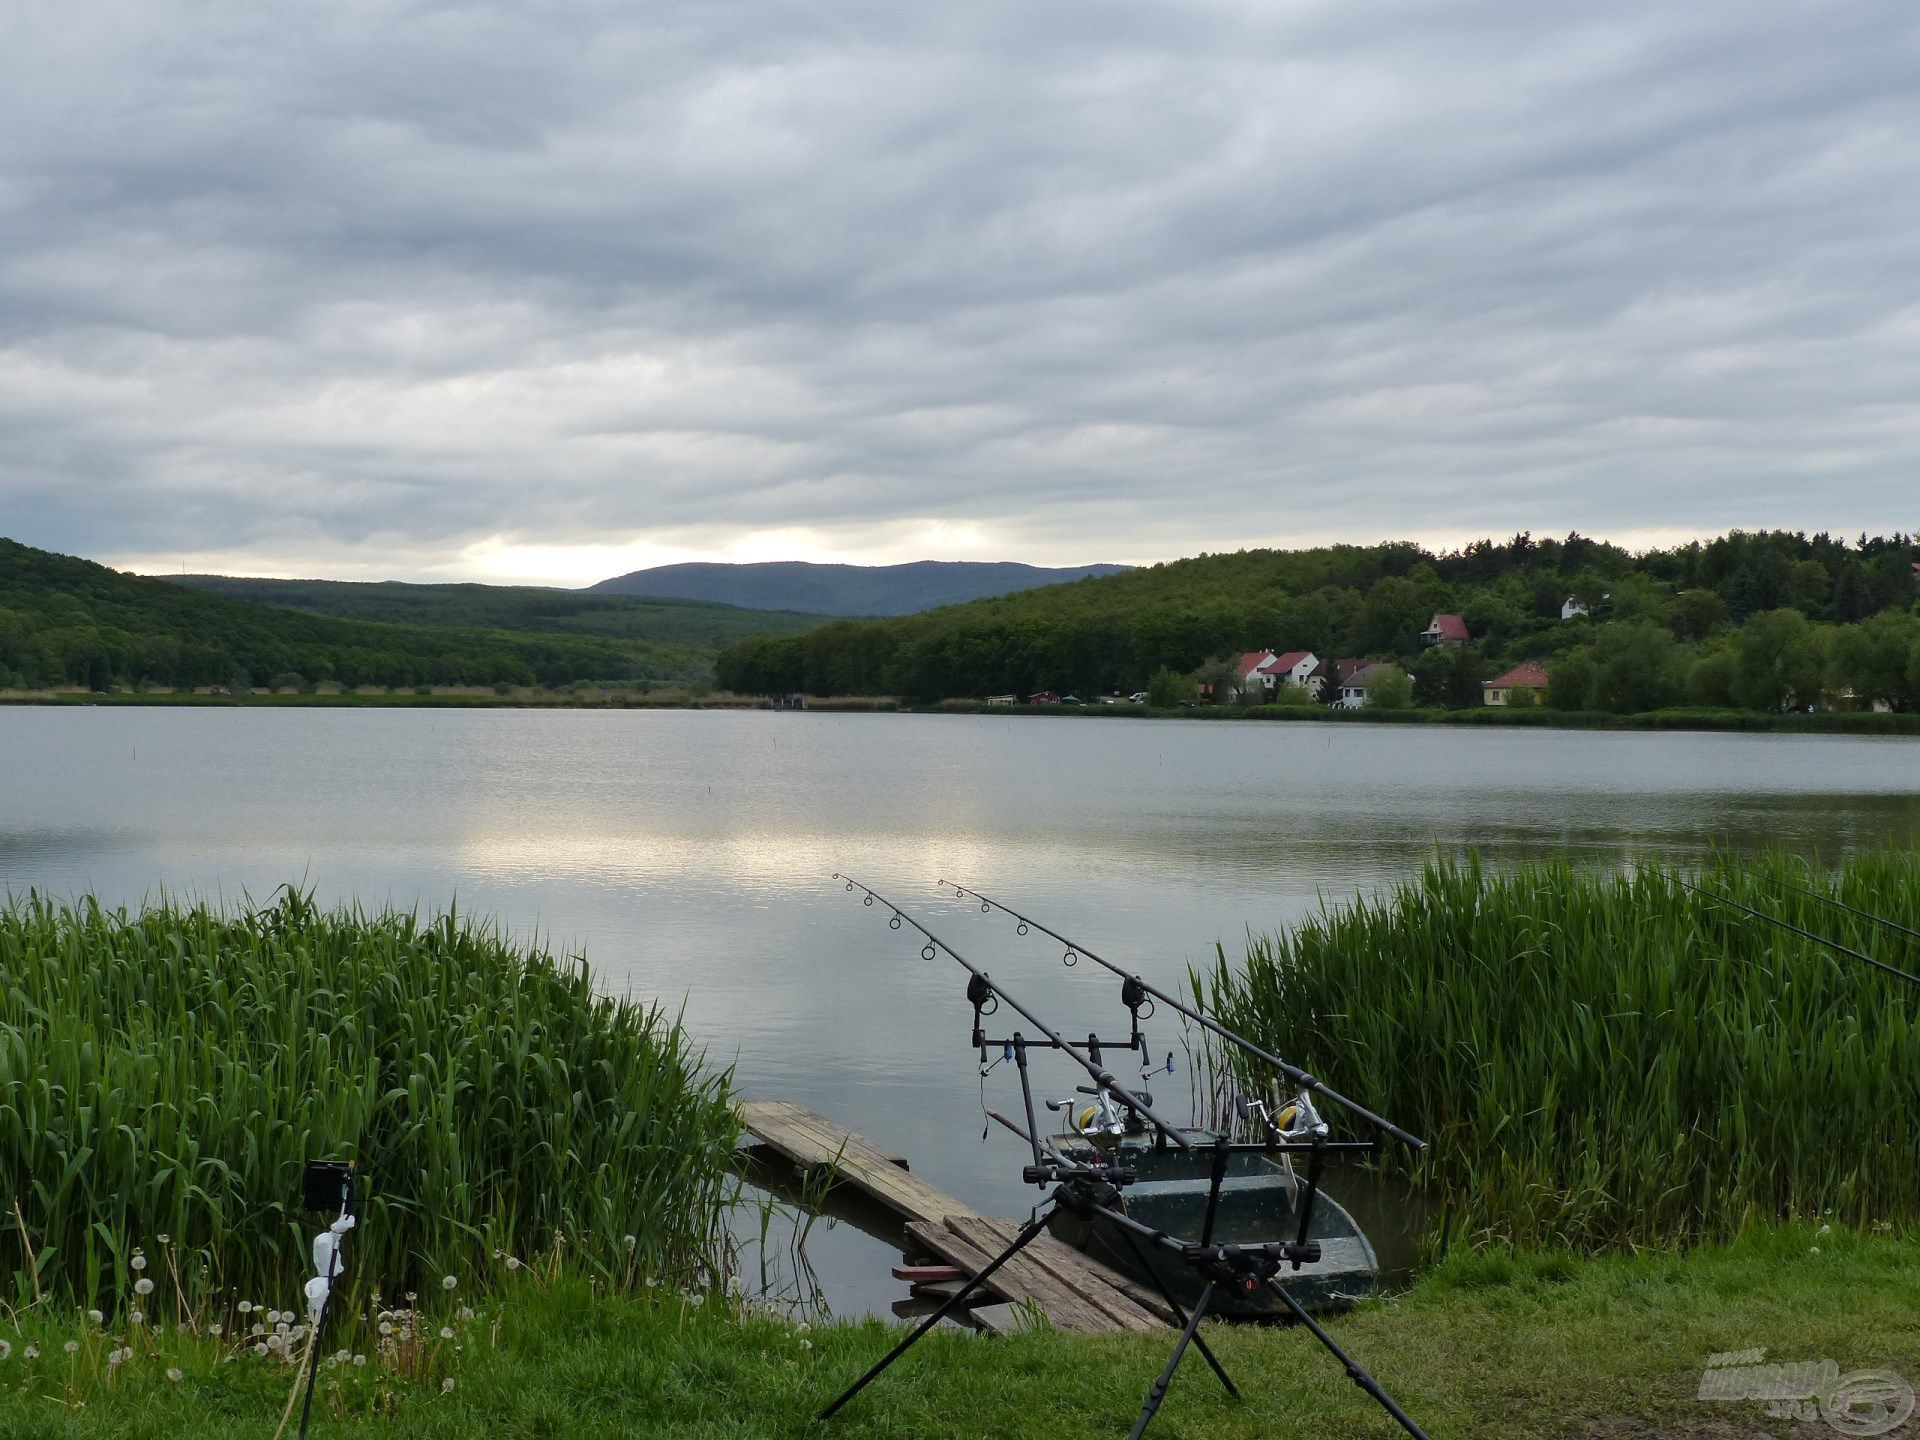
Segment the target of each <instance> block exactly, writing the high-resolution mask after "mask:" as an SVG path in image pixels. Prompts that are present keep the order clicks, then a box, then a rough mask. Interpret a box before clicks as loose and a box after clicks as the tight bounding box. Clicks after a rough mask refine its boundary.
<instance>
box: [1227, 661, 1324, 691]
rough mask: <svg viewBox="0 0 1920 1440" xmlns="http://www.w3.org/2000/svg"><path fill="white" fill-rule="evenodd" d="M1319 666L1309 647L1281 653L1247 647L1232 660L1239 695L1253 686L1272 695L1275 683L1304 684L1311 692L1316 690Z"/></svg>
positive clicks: (1250, 689)
mask: <svg viewBox="0 0 1920 1440" xmlns="http://www.w3.org/2000/svg"><path fill="white" fill-rule="evenodd" d="M1319 667H1320V661H1319V659H1318V657H1316V656H1315V655H1314V653H1313V652H1312V651H1311V650H1288V651H1286V652H1285V653H1284V654H1275V653H1274V652H1273V651H1271V650H1249V651H1247V653H1246V654H1244V655H1242V656H1241V657H1240V658H1239V659H1238V660H1237V661H1235V662H1234V667H1233V671H1234V677H1235V683H1236V686H1237V688H1238V689H1239V691H1240V693H1241V694H1242V695H1245V694H1248V693H1250V692H1251V691H1253V690H1255V689H1259V690H1264V691H1265V692H1266V693H1267V694H1269V695H1271V694H1272V693H1273V690H1274V687H1275V686H1276V685H1304V686H1306V687H1307V689H1308V691H1309V692H1310V693H1313V694H1318V693H1319V686H1318V684H1316V683H1315V681H1314V675H1315V672H1316V671H1317V670H1318V669H1319Z"/></svg>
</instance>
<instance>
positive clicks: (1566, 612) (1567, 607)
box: [1560, 595, 1587, 620]
mask: <svg viewBox="0 0 1920 1440" xmlns="http://www.w3.org/2000/svg"><path fill="white" fill-rule="evenodd" d="M1586 613H1587V607H1586V606H1584V605H1582V604H1581V603H1580V602H1579V601H1578V600H1576V599H1574V598H1573V596H1571V595H1569V596H1567V598H1566V599H1564V600H1562V601H1561V602H1560V618H1561V619H1562V620H1573V619H1576V618H1578V617H1579V616H1581V615H1584V614H1586Z"/></svg>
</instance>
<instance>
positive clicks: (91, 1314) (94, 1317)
mask: <svg viewBox="0 0 1920 1440" xmlns="http://www.w3.org/2000/svg"><path fill="white" fill-rule="evenodd" d="M106 1318H107V1317H106V1316H104V1315H102V1314H101V1313H100V1312H99V1311H98V1310H89V1311H87V1319H88V1320H90V1321H92V1322H93V1323H94V1324H95V1325H99V1324H102V1323H103V1322H104V1321H105V1320H106Z"/></svg>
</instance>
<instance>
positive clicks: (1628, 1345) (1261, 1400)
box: [0, 1226, 1920, 1440]
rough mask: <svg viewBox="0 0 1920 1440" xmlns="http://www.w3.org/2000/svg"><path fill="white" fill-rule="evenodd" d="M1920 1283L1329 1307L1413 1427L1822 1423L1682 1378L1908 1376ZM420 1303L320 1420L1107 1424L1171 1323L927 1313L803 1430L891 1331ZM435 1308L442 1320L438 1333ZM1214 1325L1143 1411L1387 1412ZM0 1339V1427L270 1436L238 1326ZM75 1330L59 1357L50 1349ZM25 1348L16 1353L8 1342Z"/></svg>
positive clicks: (1777, 1252)
mask: <svg viewBox="0 0 1920 1440" xmlns="http://www.w3.org/2000/svg"><path fill="white" fill-rule="evenodd" d="M1916 1295H1920V1247H1916V1246H1914V1245H1913V1244H1911V1243H1903V1242H1899V1241H1895V1240H1893V1239H1890V1238H1879V1237H1875V1238H1868V1237H1861V1236H1855V1235H1850V1234H1846V1233H1843V1232H1839V1231H1834V1232H1832V1233H1829V1234H1821V1233H1819V1232H1818V1231H1816V1230H1815V1229H1813V1228H1812V1227H1810V1226H1805V1227H1793V1228H1789V1229H1786V1230H1782V1231H1778V1232H1769V1233H1760V1234H1754V1235H1750V1236H1748V1237H1747V1238H1745V1239H1743V1240H1741V1241H1740V1242H1738V1243H1737V1244H1735V1245H1733V1246H1731V1247H1727V1248H1724V1249H1714V1250H1701V1251H1696V1252H1693V1253H1691V1254H1689V1255H1686V1256H1673V1255H1641V1256H1616V1257H1612V1258H1606V1259H1599V1260H1565V1259H1553V1258H1546V1259H1541V1258H1532V1259H1515V1258H1512V1257H1508V1256H1504V1255H1497V1256H1491V1257H1479V1258H1475V1259H1469V1260H1456V1261H1454V1262H1452V1263H1450V1264H1448V1265H1446V1266H1443V1267H1441V1268H1440V1269H1439V1270H1438V1271H1436V1272H1434V1273H1432V1274H1430V1275H1429V1276H1427V1277H1426V1278H1425V1279H1423V1280H1422V1281H1421V1282H1420V1283H1419V1284H1418V1285H1416V1286H1415V1287H1414V1288H1413V1289H1412V1290H1411V1291H1409V1292H1408V1293H1406V1294H1403V1295H1400V1296H1398V1297H1396V1298H1393V1299H1390V1300H1386V1301H1381V1302H1376V1303H1374V1304H1371V1305H1369V1306H1367V1307H1365V1308H1364V1309H1362V1310H1361V1311H1359V1312H1358V1313H1355V1314H1352V1315H1349V1316H1346V1317H1344V1318H1342V1319H1340V1320H1339V1321H1337V1322H1335V1324H1334V1326H1333V1329H1334V1331H1335V1334H1336V1335H1337V1337H1338V1338H1339V1340H1340V1341H1341V1343H1342V1344H1344V1345H1346V1346H1347V1347H1348V1348H1349V1349H1350V1350H1351V1351H1352V1352H1353V1353H1354V1355H1355V1356H1356V1358H1358V1359H1360V1360H1361V1361H1362V1363H1364V1364H1367V1365H1369V1366H1370V1367H1371V1368H1372V1369H1373V1370H1374V1373H1375V1374H1376V1375H1377V1376H1378V1377H1379V1378H1380V1380H1381V1381H1382V1382H1383V1383H1384V1384H1385V1385H1386V1386H1387V1388H1388V1389H1389V1390H1390V1391H1392V1392H1393V1393H1394V1394H1395V1395H1396V1396H1397V1397H1398V1398H1399V1399H1400V1400H1401V1402H1402V1403H1403V1404H1404V1405H1405V1406H1406V1407H1407V1409H1408V1410H1409V1411H1411V1412H1412V1413H1413V1415H1414V1416H1415V1418H1416V1419H1418V1420H1420V1421H1421V1422H1422V1423H1423V1424H1425V1425H1426V1426H1427V1428H1428V1429H1429V1430H1430V1431H1431V1433H1432V1434H1433V1435H1434V1436H1435V1437H1442V1436H1455V1437H1476V1440H1477V1437H1490V1440H1506V1437H1512V1440H1520V1437H1529V1440H1531V1437H1551V1436H1569V1437H1574V1436H1577V1437H1583V1440H1595V1437H1607V1440H1612V1437H1626V1436H1633V1437H1640V1440H1650V1437H1656V1436H1659V1437H1670V1436H1703V1437H1704V1436H1710V1435H1711V1436H1721V1437H1731V1436H1743V1437H1744V1436H1753V1435H1790V1434H1802V1435H1815V1434H1819V1435H1826V1434H1831V1433H1834V1432H1832V1431H1830V1430H1828V1429H1826V1427H1824V1426H1823V1425H1820V1424H1819V1423H1818V1422H1815V1424H1814V1426H1813V1427H1811V1428H1803V1429H1801V1430H1798V1431H1796V1430H1795V1429H1794V1428H1793V1422H1791V1421H1786V1420H1772V1419H1769V1418H1768V1417H1767V1416H1766V1415H1765V1414H1764V1412H1763V1410H1762V1409H1761V1407H1760V1406H1759V1405H1758V1404H1756V1403H1748V1402H1702V1401H1700V1400H1697V1399H1696V1398H1694V1397H1695V1392H1696V1390H1697V1388H1698V1385H1699V1381H1700V1373H1701V1370H1702V1367H1703V1366H1704V1364H1705V1363H1706V1359H1707V1357H1708V1355H1710V1354H1712V1353H1714V1352H1719V1351H1731V1350H1745V1349H1752V1348H1756V1347H1762V1346H1764V1347H1766V1349H1767V1351H1768V1358H1769V1359H1770V1360H1783V1361H1786V1360H1818V1359H1822V1358H1831V1359H1833V1360H1834V1361H1836V1362H1837V1363H1838V1365H1839V1367H1840V1369H1841V1371H1842V1372H1843V1373H1844V1372H1847V1371H1850V1370H1856V1369H1864V1368H1869V1367H1873V1368H1882V1369H1892V1370H1895V1371H1899V1372H1902V1373H1903V1374H1905V1375H1906V1376H1907V1377H1908V1378H1909V1379H1920V1307H1917V1306H1916V1304H1915V1296H1916ZM434 1299H435V1301H436V1302H437V1301H438V1299H439V1297H437V1296H436V1297H434ZM421 1304H422V1309H423V1311H424V1312H425V1321H424V1324H423V1325H422V1327H421V1331H420V1334H421V1337H424V1338H417V1339H416V1340H415V1341H414V1342H412V1343H411V1344H410V1345H409V1346H407V1347H403V1349H402V1350H401V1351H399V1352H397V1353H395V1354H392V1355H389V1356H382V1355H381V1354H380V1353H379V1350H378V1345H379V1342H378V1340H377V1338H376V1337H374V1336H372V1335H371V1334H370V1333H366V1331H365V1326H364V1325H362V1327H361V1332H362V1333H358V1334H356V1333H342V1334H340V1335H338V1336H336V1337H335V1338H334V1340H333V1341H332V1342H331V1343H330V1345H329V1349H332V1348H333V1347H334V1345H338V1344H348V1345H350V1346H356V1347H361V1348H362V1349H363V1351H364V1352H365V1353H368V1363H367V1364H366V1365H364V1366H356V1365H354V1364H353V1363H352V1361H351V1359H350V1358H349V1359H348V1360H347V1362H346V1363H344V1364H341V1365H338V1366H333V1367H329V1368H325V1369H323V1371H322V1380H321V1386H322V1403H321V1406H320V1409H319V1412H318V1415H319V1418H318V1419H317V1420H316V1423H315V1426H314V1433H315V1435H325V1436H356V1437H368V1440H375V1437H378V1440H389V1437H391V1440H400V1437H406V1440H434V1437H452V1436H489V1437H510V1440H521V1437H524V1440H536V1437H554V1440H572V1437H585V1436H626V1435H663V1436H665V1435H672V1436H689V1437H721V1436H726V1437H753V1436H825V1435H840V1436H846V1437H848V1440H872V1437H879V1436H911V1437H914V1440H933V1437H941V1436H967V1437H974V1436H1006V1437H1028V1436H1032V1437H1041V1436H1045V1437H1049V1440H1051V1437H1059V1436H1087V1435H1094V1436H1104V1435H1112V1436H1120V1435H1124V1434H1125V1433H1126V1430H1127V1427H1128V1425H1129V1424H1130V1423H1131V1421H1132V1418H1133V1415H1134V1412H1135V1410H1136V1408H1137V1407H1138V1405H1139V1402H1140V1399H1141V1396H1142V1394H1143V1393H1144V1391H1145V1390H1146V1387H1147V1385H1148V1383H1149V1382H1150V1381H1151V1380H1152V1378H1153V1376H1154V1375H1155V1373H1156V1372H1157V1371H1158V1368H1159V1366H1160V1364H1161V1362H1162V1360H1163V1359H1164V1357H1165V1354H1166V1351H1167V1348H1168V1345H1169V1342H1170V1340H1171V1336H1170V1335H1168V1336H1147V1337H1124V1338H1118V1337H1116V1338H1100V1339H1084V1338H1074V1337H1070V1336H1065V1335H1059V1334H1054V1333H1048V1332H1039V1333H1033V1334H1028V1335H1023V1336H1017V1337H1011V1338H991V1337H985V1336H976V1335H970V1334H961V1333H941V1334H938V1335H936V1336H933V1337H931V1338H930V1339H929V1340H928V1341H926V1342H925V1343H923V1344H922V1345H921V1346H919V1347H918V1348H917V1349H915V1350H914V1351H913V1352H912V1353H910V1354H909V1355H908V1356H907V1358H906V1359H905V1360H903V1361H902V1362H901V1363H900V1364H899V1365H897V1366H896V1367H895V1368H894V1369H893V1370H891V1371H889V1372H888V1373H887V1374H886V1375H885V1376H883V1377H882V1378H881V1379H880V1380H879V1381H878V1382H876V1384H875V1385H873V1386H872V1387H870V1388H869V1390H868V1391H867V1392H866V1393H864V1394H863V1395H862V1396H860V1397H859V1398H858V1399H857V1400H855V1401H854V1402H853V1403H852V1404H851V1405H850V1406H849V1407H848V1408H847V1409H846V1410H845V1411H843V1412H842V1413H841V1415H840V1416H839V1417H838V1418H837V1419H836V1420H834V1421H832V1422H829V1423H828V1424H824V1425H823V1424H819V1423H817V1422H815V1421H814V1420H813V1419H812V1418H811V1417H812V1415H813V1413H814V1411H815V1410H816V1409H818V1407H819V1406H820V1405H821V1404H822V1403H823V1402H824V1401H826V1400H827V1399H829V1398H831V1397H832V1396H833V1395H834V1394H835V1393H836V1392H837V1391H838V1390H839V1389H840V1388H841V1387H842V1386H843V1385H844V1384H846V1383H847V1382H849V1381H850V1380H852V1379H853V1378H854V1377H855V1376H856V1375H858V1374H859V1373H860V1371H861V1370H862V1369H864V1368H865V1366H866V1365H867V1364H868V1363H870V1362H871V1361H872V1360H874V1359H876V1358H878V1356H879V1355H880V1354H882V1353H883V1352H884V1350H885V1349H886V1347H887V1345H888V1343H889V1340H890V1336H891V1334H892V1333H894V1332H892V1331H890V1330H889V1329H888V1328H887V1327H885V1326H882V1325H880V1324H878V1323H875V1322H869V1323H865V1324H858V1325H852V1324H849V1325H839V1324H836V1325H822V1326H815V1327H813V1328H812V1329H811V1330H806V1329H803V1328H801V1327H797V1326H795V1325H792V1324H789V1323H787V1322H785V1321H783V1320H779V1319H774V1318H769V1317H765V1316H759V1315H754V1314H751V1313H747V1314H744V1315H741V1314H736V1313H735V1312H734V1311H733V1309H732V1308H730V1307H729V1306H727V1305H726V1304H725V1303H723V1302H719V1301H709V1302H705V1303H697V1302H681V1301H679V1300H678V1299H672V1300H667V1299H663V1300H659V1301H651V1302H650V1301H647V1300H632V1299H607V1298H600V1297H596V1296H595V1295H593V1294H592V1293H591V1292H590V1291H589V1290H587V1289H586V1288H585V1287H584V1286H582V1285H579V1284H575V1283H572V1282H560V1283H557V1284H552V1285H549V1284H547V1283H546V1282H543V1281H541V1280H540V1279H538V1278H522V1279H519V1280H517V1281H516V1282H515V1283H514V1284H513V1285H512V1286H511V1287H510V1288H509V1289H508V1290H507V1291H506V1292H505V1293H503V1294H502V1295H500V1296H499V1297H497V1298H496V1299H495V1300H493V1301H491V1302H489V1303H488V1304H487V1305H485V1306H483V1307H481V1310H480V1313H479V1314H478V1315H477V1316H476V1317H474V1318H472V1319H470V1320H464V1321H463V1320H460V1319H459V1318H458V1316H457V1314H456V1313H455V1311H454V1309H453V1307H452V1306H451V1305H449V1306H446V1307H438V1306H437V1305H429V1304H428V1302H425V1301H423V1302H421ZM436 1308H444V1310H445V1312H446V1313H445V1314H444V1315H437V1314H436V1313H435V1310H436ZM443 1323H444V1324H446V1325H447V1326H448V1327H449V1328H451V1329H452V1330H453V1332H454V1338H453V1339H451V1340H441V1339H439V1338H437V1337H438V1335H439V1328H440V1326H441V1324H443ZM1209 1334H1210V1338H1211V1339H1212V1342H1213V1344H1214V1347H1215V1349H1216V1351H1217V1352H1218V1353H1219V1354H1220V1356H1221V1358H1222V1359H1223V1361H1224V1362H1225V1363H1226V1364H1227V1366H1228V1367H1229V1369H1230V1370H1231V1371H1232V1372H1233V1373H1234V1375H1235V1376H1236V1378H1237V1379H1238V1381H1239V1382H1240V1385H1241V1387H1242V1389H1243V1391H1244V1392H1245V1396H1246V1398H1245V1399H1244V1400H1243V1401H1241V1402H1239V1403H1235V1402H1233V1401H1231V1400H1229V1399H1227V1397H1226V1396H1225V1394H1224V1392H1223V1391H1222V1390H1221V1388H1220V1386H1219V1384H1218V1383H1217V1382H1216V1381H1215V1380H1214V1378H1213V1377H1212V1375H1210V1374H1209V1373H1208V1372H1207V1370H1206V1369H1205V1367H1204V1365H1202V1364H1200V1363H1199V1362H1198V1361H1197V1359H1196V1360H1195V1361H1194V1362H1192V1363H1190V1364H1189V1365H1187V1366H1186V1367H1184V1368H1183V1369H1182V1371H1181V1373H1180V1375H1179V1377H1178V1378H1177V1379H1176V1381H1175V1383H1174V1386H1173V1389H1172V1392H1171V1394H1170V1395H1169V1397H1168V1400H1167V1403H1166V1406H1165V1408H1164V1409H1163V1410H1162V1412H1161V1416H1160V1419H1159V1420H1158V1421H1157V1422H1156V1426H1155V1429H1154V1431H1153V1432H1152V1433H1154V1434H1156V1435H1161V1436H1166V1437H1176V1436H1186V1437H1199V1436H1206V1437H1209V1440H1215V1437H1218V1440H1234V1437H1255V1436H1262V1437H1264V1436H1282V1437H1284V1436H1315V1437H1347V1436H1353V1437H1361V1436H1389V1435H1395V1434H1398V1433H1399V1431H1398V1430H1397V1429H1396V1428H1395V1427H1394V1426H1393V1425H1392V1424H1391V1422H1390V1421H1389V1420H1388V1419H1387V1418H1386V1417H1385V1416H1384V1415H1382V1414H1381V1413H1380V1412H1379V1411H1377V1410H1376V1409H1374V1408H1373V1407H1372V1406H1371V1404H1370V1403H1368V1402H1367V1401H1366V1400H1365V1398H1364V1397H1363V1396H1361V1395H1360V1394H1359V1392H1358V1391H1356V1390H1355V1389H1354V1388H1353V1386H1352V1385H1351V1384H1350V1383H1349V1382H1348V1381H1347V1380H1346V1378H1345V1377H1344V1375H1343V1373H1342V1372H1341V1371H1340V1369H1339V1368H1338V1367H1337V1366H1336V1365H1335V1364H1333V1363H1332V1361H1331V1360H1330V1359H1329V1358H1328V1357H1327V1356H1326V1355H1325V1354H1324V1353H1323V1352H1321V1351H1320V1350H1319V1348H1318V1347H1317V1346H1316V1345H1315V1344H1314V1342H1313V1340H1312V1339H1311V1337H1310V1336H1308V1335H1307V1334H1306V1333H1305V1332H1303V1331H1300V1330H1297V1329H1252V1328H1241V1327H1224V1326H1214V1327H1212V1328H1211V1329H1210V1331H1209ZM0 1335H5V1336H7V1337H8V1338H9V1339H10V1340H11V1344H12V1353H11V1354H10V1356H9V1357H8V1358H7V1359H5V1360H3V1361H0V1440H7V1437H23V1436H72V1437H94V1436H106V1435H113V1436H126V1437H130V1440H141V1437H153V1440H159V1437H168V1440H173V1437H178V1436H184V1435H191V1436H194V1437H195V1440H241V1437H246V1440H266V1437H268V1436H271V1435H272V1434H273V1430H274V1426H275V1424H276V1423H277V1422H278V1420H279V1417H280V1413H281V1407H282V1406H283V1405H284V1403H285V1401H286V1397H287V1394H288V1387H289V1385H290V1384H291V1381H292V1378H293V1371H292V1370H291V1369H290V1368H289V1367H288V1366H286V1365H285V1364H284V1363H281V1362H278V1361H275V1360H272V1359H266V1360H262V1359H259V1358H257V1357H256V1356H255V1355H254V1354H253V1353H252V1350H251V1349H250V1348H243V1349H239V1350H238V1351H237V1353H236V1351H235V1350H233V1349H229V1350H226V1351H224V1352H217V1351H216V1350H215V1348H214V1342H210V1341H207V1340H206V1339H204V1338H201V1339H194V1338H192V1337H189V1336H183V1335H180V1334H176V1333H169V1334H166V1335H163V1336H162V1337H160V1338H159V1339H158V1340H157V1341H155V1340H151V1339H143V1340H136V1341H135V1342H134V1343H133V1345H132V1348H133V1350H134V1352H135V1353H134V1354H133V1356H132V1358H130V1359H128V1360H126V1361H125V1362H124V1363H122V1364H120V1365H118V1366H117V1367H114V1368H112V1369H111V1370H110V1369H109V1367H108V1365H107V1360H106V1357H107V1355H108V1353H109V1351H110V1350H111V1349H114V1348H117V1345H118V1343H119V1342H120V1341H122V1340H124V1338H125V1333H124V1331H122V1332H118V1333H115V1334H103V1333H101V1332H99V1331H97V1330H92V1329H90V1327H88V1326H87V1325H86V1324H85V1323H84V1322H83V1321H82V1320H80V1319H79V1318H78V1317H76V1318H75V1319H73V1320H71V1321H65V1322H59V1321H56V1320H55V1319H54V1318H52V1317H48V1316H46V1315H43V1314H40V1313H36V1312H34V1311H31V1310H30V1311H28V1312H26V1313H23V1314H21V1315H19V1316H18V1317H16V1319H15V1321H14V1322H12V1323H0ZM70 1339H78V1340H80V1343H81V1349H80V1351H79V1353H78V1354H75V1355H68V1354H67V1353H66V1351H65V1349H64V1346H65V1343H66V1342H67V1341H68V1340H70ZM29 1343H33V1344H35V1345H37V1347H38V1349H39V1351H40V1355H39V1358H37V1359H34V1360H28V1359H26V1358H25V1349H26V1346H27V1345H28V1344H29ZM221 1343H227V1342H221ZM456 1347H457V1348H456ZM229 1354H231V1355H234V1358H232V1359H226V1358H223V1357H224V1355H229ZM169 1369H177V1370H179V1371H180V1372H181V1374H180V1378H179V1379H177V1380H175V1379H169V1378H167V1372H168V1370H169ZM449 1381H450V1382H451V1386H450V1387H448V1386H447V1382H449ZM443 1387H444V1388H443ZM1912 1428H1913V1427H1910V1428H1909V1431H1908V1432H1903V1433H1911V1431H1912Z"/></svg>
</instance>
